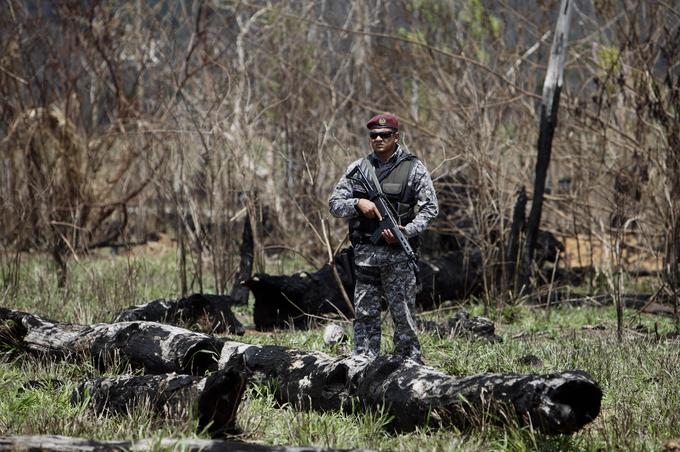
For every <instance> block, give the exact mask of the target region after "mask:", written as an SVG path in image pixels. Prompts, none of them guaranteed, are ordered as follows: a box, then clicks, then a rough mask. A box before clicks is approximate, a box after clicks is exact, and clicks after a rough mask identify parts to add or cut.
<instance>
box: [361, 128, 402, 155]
mask: <svg viewBox="0 0 680 452" xmlns="http://www.w3.org/2000/svg"><path fill="white" fill-rule="evenodd" d="M368 139H369V141H370V142H371V148H372V149H373V151H374V152H375V153H376V154H379V155H381V154H382V155H390V154H391V153H392V152H394V150H395V149H396V147H397V141H399V132H397V131H396V130H393V129H390V128H389V127H383V128H380V129H371V130H370V131H369V132H368Z"/></svg>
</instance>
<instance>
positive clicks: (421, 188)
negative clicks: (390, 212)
mask: <svg viewBox="0 0 680 452" xmlns="http://www.w3.org/2000/svg"><path fill="white" fill-rule="evenodd" d="M405 155H406V152H405V151H404V150H403V149H402V148H401V147H397V150H396V152H395V153H394V155H392V157H390V159H389V160H388V161H387V162H384V163H383V162H381V161H380V159H379V158H378V157H377V156H376V155H375V153H372V154H371V155H369V156H368V157H367V158H368V159H369V160H371V162H373V163H374V164H376V165H377V166H378V168H381V167H386V166H393V165H395V164H397V163H398V162H399V161H400V160H401V159H402V158H404V156H405ZM359 163H361V159H359V160H356V161H354V162H352V163H351V164H350V165H349V166H348V167H347V171H345V175H344V176H343V177H342V178H341V179H340V181H339V182H338V183H337V185H336V186H335V189H334V190H333V193H332V194H331V196H330V199H329V200H328V205H329V207H330V211H331V214H332V215H333V216H334V217H338V218H347V219H349V218H353V217H356V216H358V215H360V213H359V211H358V210H357V209H356V205H357V203H358V202H359V199H358V198H353V197H352V194H353V193H354V191H355V188H357V187H355V186H354V184H356V182H353V181H351V180H349V179H348V178H347V174H348V173H349V172H350V171H352V169H354V167H355V166H357V165H359ZM408 186H409V187H411V188H412V189H413V190H414V195H415V200H416V206H415V209H416V216H415V218H414V219H413V221H411V222H410V223H409V224H407V225H405V228H406V232H405V235H406V237H407V238H411V237H415V236H417V235H418V234H420V233H421V232H423V231H424V230H425V228H426V227H427V225H428V224H430V222H431V221H432V220H433V219H434V218H435V217H436V216H437V214H438V213H439V204H438V203H437V194H436V193H435V191H434V186H433V185H432V178H431V177H430V173H429V172H428V171H427V168H425V165H423V162H421V161H420V160H416V162H415V164H414V165H413V168H412V169H411V173H410V174H409V178H408ZM354 260H355V264H356V265H361V266H383V265H390V264H393V263H396V262H401V261H403V260H406V254H405V253H404V252H403V250H402V249H401V248H399V247H398V246H382V245H372V244H359V245H357V246H356V247H355V249H354Z"/></svg>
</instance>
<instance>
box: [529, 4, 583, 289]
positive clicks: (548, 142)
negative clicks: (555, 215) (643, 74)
mask: <svg viewBox="0 0 680 452" xmlns="http://www.w3.org/2000/svg"><path fill="white" fill-rule="evenodd" d="M571 4H572V0H562V1H561V3H560V11H559V15H558V18H557V25H556V26H555V37H554V39H553V43H552V47H551V48H550V60H549V62H548V71H547V73H546V75H545V83H544V85H543V100H542V101H541V122H540V126H539V133H538V157H537V158H536V171H535V176H534V194H533V199H532V200H531V211H530V212H529V219H528V221H527V237H526V243H525V245H524V252H523V253H522V260H521V262H522V265H521V276H520V289H521V288H527V289H528V287H529V277H530V275H531V271H532V263H533V258H534V249H535V248H536V240H537V237H538V228H539V225H540V223H541V211H542V209H543V193H544V192H545V180H546V177H547V175H548V166H549V165H550V153H551V150H552V140H553V136H554V134H555V127H556V126H557V109H558V107H559V103H560V93H561V91H562V76H563V72H564V57H565V53H566V48H567V36H568V34H569V21H570V19H571Z"/></svg>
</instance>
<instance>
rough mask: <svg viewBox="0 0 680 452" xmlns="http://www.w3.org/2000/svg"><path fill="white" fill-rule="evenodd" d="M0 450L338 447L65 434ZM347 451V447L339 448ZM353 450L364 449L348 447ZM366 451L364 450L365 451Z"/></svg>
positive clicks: (10, 443) (5, 443)
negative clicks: (127, 438)
mask: <svg viewBox="0 0 680 452" xmlns="http://www.w3.org/2000/svg"><path fill="white" fill-rule="evenodd" d="M0 450H12V451H36V450H39V451H49V452H94V451H102V452H103V451H111V450H135V451H156V450H183V451H191V452H198V451H201V452H304V451H310V452H311V451H314V452H335V451H339V449H322V448H317V447H309V448H307V447H286V446H269V445H266V444H253V443H243V442H240V441H230V440H210V439H200V438H177V439H175V438H163V439H161V440H160V441H159V440H158V439H157V438H151V439H140V440H136V441H130V440H120V441H115V440H114V441H103V440H96V439H86V438H74V437H69V436H55V435H42V436H2V437H0ZM343 450H345V451H346V450H347V449H343ZM352 450H354V451H356V452H361V451H365V449H352ZM366 452H368V451H366Z"/></svg>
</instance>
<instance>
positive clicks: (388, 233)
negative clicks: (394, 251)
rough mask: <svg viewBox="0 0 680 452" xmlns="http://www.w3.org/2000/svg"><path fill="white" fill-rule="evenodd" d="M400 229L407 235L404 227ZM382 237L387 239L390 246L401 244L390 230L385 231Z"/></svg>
mask: <svg viewBox="0 0 680 452" xmlns="http://www.w3.org/2000/svg"><path fill="white" fill-rule="evenodd" d="M399 229H401V233H402V234H404V235H406V228H405V227H404V226H399ZM382 236H383V238H384V239H385V241H386V242H387V243H389V244H390V245H396V244H397V243H399V241H398V240H397V238H396V237H395V236H394V234H392V231H391V230H389V229H383V232H382Z"/></svg>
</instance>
